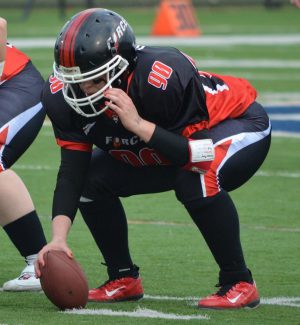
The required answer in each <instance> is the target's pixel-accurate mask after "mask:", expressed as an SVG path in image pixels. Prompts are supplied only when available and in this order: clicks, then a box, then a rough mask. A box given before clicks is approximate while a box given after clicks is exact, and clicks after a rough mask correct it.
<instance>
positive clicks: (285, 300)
mask: <svg viewBox="0 0 300 325" xmlns="http://www.w3.org/2000/svg"><path fill="white" fill-rule="evenodd" d="M144 298H145V300H147V299H148V300H158V301H186V302H188V303H189V305H193V306H196V305H197V302H198V300H199V299H200V297H198V298H197V297H168V296H151V295H145V296H144ZM191 302H192V303H191ZM261 304H262V305H273V306H284V307H295V308H299V307H300V297H273V298H261ZM200 311H201V309H199V312H200ZM62 313H64V314H71V315H74V314H76V315H83V316H84V315H99V316H113V317H116V316H117V317H118V316H119V317H131V318H152V319H153V318H155V319H172V320H180V321H189V320H194V319H198V320H210V316H208V315H206V314H204V315H202V314H200V315H180V314H174V313H163V312H161V311H156V310H153V309H147V308H140V307H139V308H137V309H135V310H134V311H122V310H111V309H106V308H105V309H101V308H99V309H88V308H87V309H73V310H67V311H64V312H62Z"/></svg>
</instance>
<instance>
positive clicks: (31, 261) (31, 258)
mask: <svg viewBox="0 0 300 325" xmlns="http://www.w3.org/2000/svg"><path fill="white" fill-rule="evenodd" d="M36 258H37V254H33V255H28V256H26V257H25V261H26V263H27V265H33V264H34V262H35V260H36Z"/></svg>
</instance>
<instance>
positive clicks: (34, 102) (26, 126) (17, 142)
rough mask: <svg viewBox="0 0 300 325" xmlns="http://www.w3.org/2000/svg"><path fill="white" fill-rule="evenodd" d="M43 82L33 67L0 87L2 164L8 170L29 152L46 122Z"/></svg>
mask: <svg viewBox="0 0 300 325" xmlns="http://www.w3.org/2000/svg"><path fill="white" fill-rule="evenodd" d="M43 82H44V81H43V79H42V78H41V77H40V75H39V73H38V72H37V71H36V69H34V68H33V67H32V65H31V64H30V65H29V66H28V67H26V68H25V71H22V72H21V73H20V74H19V75H17V76H15V77H14V78H13V79H11V80H9V81H7V82H5V83H4V84H2V85H1V87H0V145H1V151H0V160H1V161H0V163H1V169H6V168H8V167H10V166H12V165H13V164H14V162H15V161H16V160H17V159H18V158H19V157H20V156H21V155H22V154H23V153H24V152H25V151H26V150H27V148H28V147H29V146H30V145H31V143H32V142H33V140H34V139H35V138H36V136H37V134H38V132H39V130H40V128H41V127H42V125H43V121H44V119H45V114H46V113H45V109H44V108H43V106H42V104H41V102H40V96H41V91H42V87H43Z"/></svg>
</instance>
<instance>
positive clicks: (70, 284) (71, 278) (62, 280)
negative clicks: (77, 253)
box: [40, 250, 88, 310]
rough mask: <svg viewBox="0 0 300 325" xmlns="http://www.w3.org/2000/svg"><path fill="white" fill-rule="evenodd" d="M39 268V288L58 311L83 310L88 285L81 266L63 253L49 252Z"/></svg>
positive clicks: (86, 298)
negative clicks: (43, 263) (40, 287)
mask: <svg viewBox="0 0 300 325" xmlns="http://www.w3.org/2000/svg"><path fill="white" fill-rule="evenodd" d="M44 260H45V265H44V266H43V267H41V277H40V281H41V286H42V289H43V290H44V292H45V295H46V296H47V297H48V299H49V300H50V301H51V302H52V303H53V304H54V305H55V306H57V307H58V308H59V309H61V310H65V309H73V308H84V307H85V305H86V303H87V300H88V283H87V280H86V277H85V274H84V272H83V270H82V268H81V266H80V265H79V264H78V262H76V260H75V259H74V258H73V259H71V258H69V257H68V256H67V255H66V253H64V252H63V251H55V250H53V251H49V252H47V253H45V255H44Z"/></svg>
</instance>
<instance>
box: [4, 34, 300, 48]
mask: <svg viewBox="0 0 300 325" xmlns="http://www.w3.org/2000/svg"><path fill="white" fill-rule="evenodd" d="M9 42H11V43H12V44H14V45H15V46H17V47H19V48H23V49H24V48H49V47H53V46H54V44H55V39H54V38H12V39H9ZM137 44H139V45H158V46H188V47H198V46H225V47H228V46H232V45H242V44H243V45H262V46H270V45H271V46H274V44H276V45H298V44H300V35H299V34H294V35H288V34H287V35H277V34H274V35H210V36H206V35H203V36H200V37H152V36H145V37H140V36H138V37H137Z"/></svg>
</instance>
